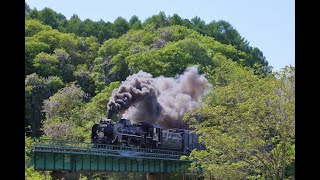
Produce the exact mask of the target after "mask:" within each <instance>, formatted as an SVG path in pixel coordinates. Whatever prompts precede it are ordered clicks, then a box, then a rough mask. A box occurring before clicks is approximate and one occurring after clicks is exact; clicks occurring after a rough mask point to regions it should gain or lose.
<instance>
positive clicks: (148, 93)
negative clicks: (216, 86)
mask: <svg viewBox="0 0 320 180" xmlns="http://www.w3.org/2000/svg"><path fill="white" fill-rule="evenodd" d="M207 85H208V81H207V79H206V78H205V77H204V76H203V75H199V73H198V67H197V66H192V67H189V68H187V69H186V71H185V72H184V74H182V75H179V76H177V77H176V78H168V77H164V76H160V77H156V78H153V77H152V75H151V74H149V73H146V72H143V71H139V72H138V73H137V74H133V75H131V76H129V77H127V79H126V80H125V81H124V82H122V84H121V86H120V87H119V88H118V89H115V90H114V91H113V92H112V96H111V97H110V100H109V103H108V118H111V116H113V114H114V113H116V112H121V113H122V114H124V117H122V118H126V119H130V120H132V121H134V122H137V121H149V122H151V123H158V124H159V125H161V126H162V127H163V128H186V127H187V125H186V123H185V122H183V121H182V118H183V115H184V114H185V113H186V112H189V111H190V110H192V109H194V108H195V107H196V106H197V105H198V104H200V103H201V97H202V96H203V95H204V92H205V90H206V87H207Z"/></svg>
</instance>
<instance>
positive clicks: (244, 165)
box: [188, 60, 295, 179]
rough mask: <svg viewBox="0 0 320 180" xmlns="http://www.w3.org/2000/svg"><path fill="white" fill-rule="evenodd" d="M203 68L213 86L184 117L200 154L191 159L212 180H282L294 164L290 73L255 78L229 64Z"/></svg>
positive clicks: (250, 72) (292, 103)
mask: <svg viewBox="0 0 320 180" xmlns="http://www.w3.org/2000/svg"><path fill="white" fill-rule="evenodd" d="M216 66H217V67H216V68H215V69H208V70H207V73H208V74H211V76H210V77H209V79H211V81H213V83H214V85H215V86H214V88H213V89H212V90H211V92H210V94H209V96H208V97H207V98H206V99H205V103H204V104H203V105H202V106H200V107H199V108H197V109H196V110H195V111H194V112H192V113H191V114H190V115H189V119H188V120H189V123H191V124H192V126H193V127H194V128H196V129H197V133H199V134H201V137H200V141H201V142H202V143H204V144H205V145H206V150H205V151H193V152H192V153H191V155H190V157H191V159H195V160H198V161H197V163H195V164H194V167H196V166H201V167H202V168H204V169H205V170H206V172H207V175H208V173H211V174H212V175H214V177H215V178H217V179H258V178H263V179H288V178H292V177H293V176H294V173H292V168H291V174H290V173H288V171H287V169H290V168H289V167H292V165H293V164H294V161H295V157H294V156H295V126H294V124H295V117H294V110H295V108H294V104H295V96H294V95H295V85H294V84H295V83H294V82H295V75H294V68H293V67H287V68H285V69H283V70H282V71H281V72H280V73H279V74H274V76H271V75H270V76H267V77H265V78H260V77H258V76H256V75H253V70H251V71H248V70H245V69H243V68H241V66H239V65H238V64H236V63H234V62H230V61H227V60H223V61H221V60H217V61H216Z"/></svg>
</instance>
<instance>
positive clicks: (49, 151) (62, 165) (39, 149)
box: [31, 139, 199, 173]
mask: <svg viewBox="0 0 320 180" xmlns="http://www.w3.org/2000/svg"><path fill="white" fill-rule="evenodd" d="M31 152H32V164H33V165H34V168H35V170H40V171H63V172H82V171H85V172H88V171H90V172H93V171H96V172H144V173H199V172H191V171H190V170H189V167H190V163H191V161H188V160H181V156H184V155H188V154H186V153H183V152H179V151H170V150H163V149H146V148H137V147H126V146H117V145H106V144H95V145H93V144H92V143H85V142H71V141H57V140H51V139H41V140H37V141H35V142H34V143H33V144H32V150H31Z"/></svg>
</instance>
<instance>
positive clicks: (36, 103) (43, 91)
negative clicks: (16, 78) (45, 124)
mask: <svg viewBox="0 0 320 180" xmlns="http://www.w3.org/2000/svg"><path fill="white" fill-rule="evenodd" d="M63 86H64V84H63V82H62V81H61V79H60V78H59V77H56V76H49V77H48V78H43V77H39V76H38V75H37V74H35V73H33V74H30V75H27V76H26V79H25V125H26V126H28V125H31V130H32V133H31V136H33V137H39V136H40V135H41V131H40V128H41V123H42V120H43V118H44V117H43V115H42V111H41V110H42V106H43V100H44V99H47V98H49V97H50V96H51V95H53V94H54V93H55V92H57V91H58V89H60V88H62V87H63Z"/></svg>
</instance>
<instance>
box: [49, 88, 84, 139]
mask: <svg viewBox="0 0 320 180" xmlns="http://www.w3.org/2000/svg"><path fill="white" fill-rule="evenodd" d="M85 97H86V94H85V93H84V92H83V90H81V88H79V87H77V86H75V85H70V86H67V87H64V88H62V89H60V90H59V91H58V92H57V93H55V94H54V95H53V96H51V97H50V98H49V99H46V100H44V102H43V104H44V105H43V112H44V113H45V120H44V122H43V131H44V133H45V135H46V136H47V137H49V138H52V139H61V140H62V139H63V140H76V141H84V140H85V139H88V137H89V132H88V131H85V130H84V129H83V128H84V124H85V121H84V120H83V119H82V118H81V113H82V111H83V106H84V99H85Z"/></svg>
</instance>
